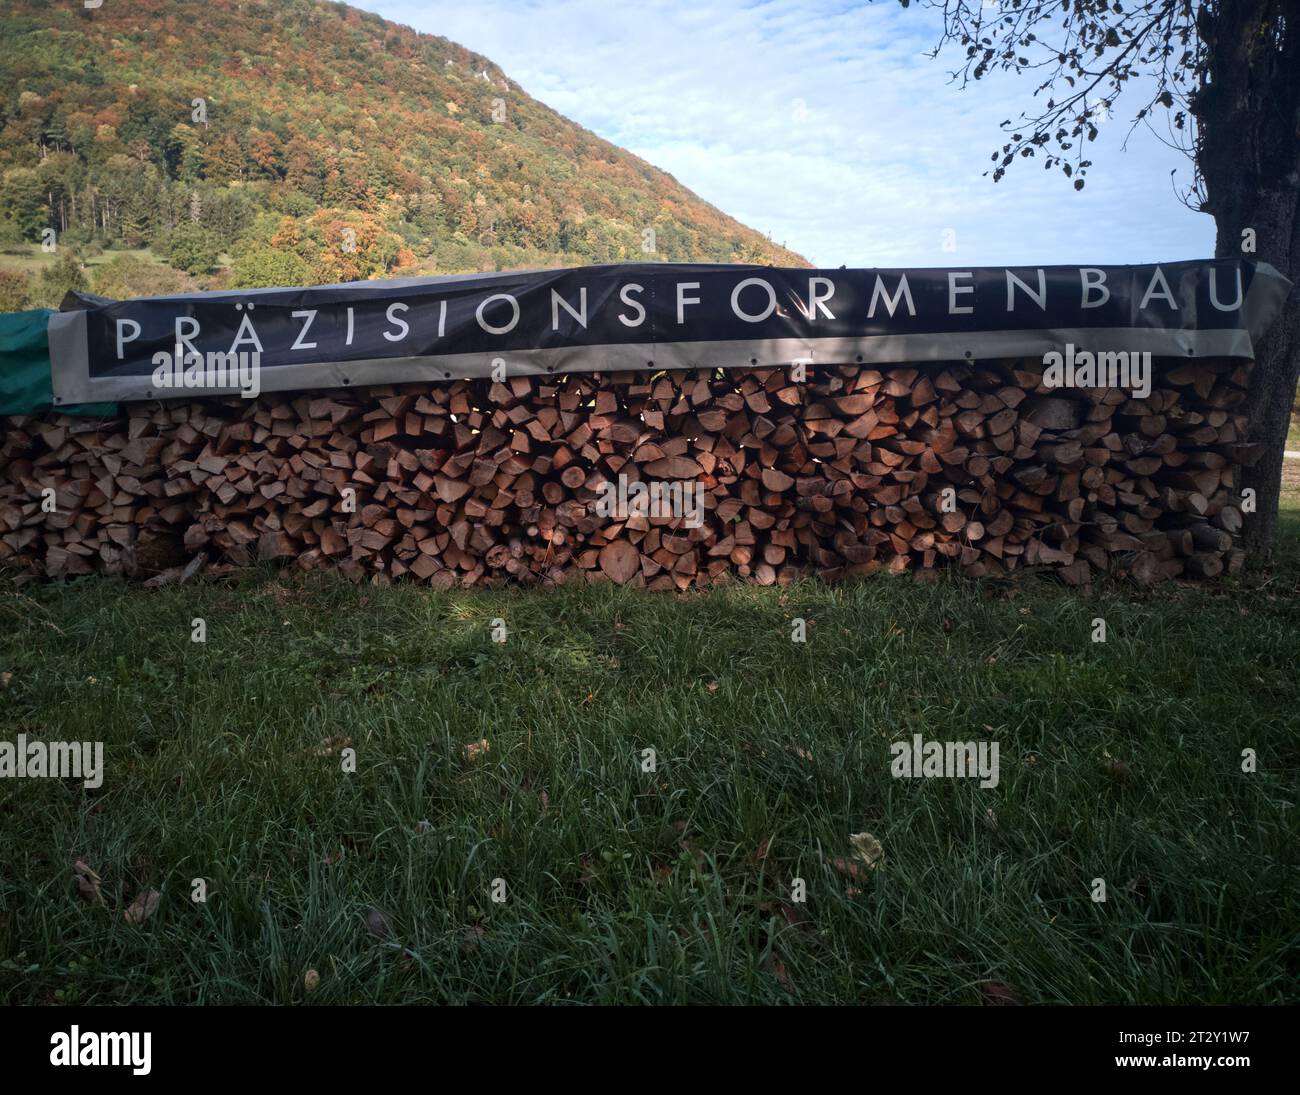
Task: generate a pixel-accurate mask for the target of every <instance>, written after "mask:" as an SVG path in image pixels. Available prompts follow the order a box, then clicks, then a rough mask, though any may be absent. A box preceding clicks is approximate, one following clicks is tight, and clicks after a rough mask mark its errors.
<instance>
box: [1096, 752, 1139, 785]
mask: <svg viewBox="0 0 1300 1095" xmlns="http://www.w3.org/2000/svg"><path fill="white" fill-rule="evenodd" d="M1101 768H1102V771H1103V772H1105V773H1106V775H1108V776H1110V778H1111V779H1113V780H1114V781H1115V782H1116V783H1127V782H1128V781H1129V780H1130V779H1131V778H1132V776H1133V769H1132V768H1130V767H1129V766H1128V765H1127V764H1125V763H1124V762H1123V761H1122V760H1116V759H1115V758H1114V757H1112V756H1111V755H1110V754H1109V753H1108V754H1106V755H1105V756H1104V757H1102V760H1101Z"/></svg>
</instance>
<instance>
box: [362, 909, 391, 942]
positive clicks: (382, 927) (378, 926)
mask: <svg viewBox="0 0 1300 1095" xmlns="http://www.w3.org/2000/svg"><path fill="white" fill-rule="evenodd" d="M366 931H368V932H369V933H370V934H371V935H373V936H374V937H375V938H376V939H387V938H388V935H389V931H388V920H387V919H386V918H385V917H384V914H383V913H381V912H380V911H379V910H378V909H375V908H370V909H367V910H366Z"/></svg>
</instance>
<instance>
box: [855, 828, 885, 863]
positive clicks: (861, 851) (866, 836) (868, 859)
mask: <svg viewBox="0 0 1300 1095" xmlns="http://www.w3.org/2000/svg"><path fill="white" fill-rule="evenodd" d="M849 843H850V844H851V845H852V846H853V854H854V855H855V856H857V857H858V859H860V860H861V861H862V862H863V864H864V865H865V866H866V868H867V869H868V870H875V868H876V864H877V863H879V862H880V860H881V857H882V856H883V855H884V854H885V849H884V848H883V847H882V846H881V844H880V841H878V840H877V839H876V838H875V837H874V836H872V835H871V834H870V833H854V834H853V835H852V836H850V837H849Z"/></svg>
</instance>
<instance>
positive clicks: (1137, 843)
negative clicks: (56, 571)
mask: <svg viewBox="0 0 1300 1095" xmlns="http://www.w3.org/2000/svg"><path fill="white" fill-rule="evenodd" d="M1290 463H1291V465H1292V466H1295V462H1290ZM1288 476H1289V483H1288V494H1287V499H1286V506H1287V509H1286V513H1285V515H1284V516H1285V520H1284V543H1283V551H1282V557H1281V560H1280V562H1279V565H1278V567H1277V568H1276V570H1275V571H1273V572H1272V573H1271V574H1269V575H1266V576H1253V577H1249V578H1244V579H1240V580H1238V579H1232V580H1226V581H1217V582H1208V583H1204V584H1202V585H1200V586H1191V585H1172V584H1171V585H1165V586H1163V587H1159V588H1156V589H1154V590H1150V591H1142V590H1137V589H1134V588H1131V587H1098V588H1096V589H1094V590H1092V591H1089V592H1078V591H1072V590H1068V589H1065V588H1063V587H1062V586H1060V585H1059V584H1057V583H1055V582H1053V581H1051V580H1047V579H1029V580H1025V581H1022V582H1019V583H1006V582H994V581H984V582H975V581H965V582H962V581H946V580H945V581H942V582H940V583H939V584H937V585H921V584H917V583H915V582H912V581H910V580H905V579H903V580H892V579H884V578H881V579H877V580H870V581H867V582H864V583H861V584H856V585H846V586H838V587H826V586H822V585H818V584H814V583H808V584H799V585H796V586H794V587H791V588H788V589H785V590H779V589H758V588H755V587H741V586H734V587H729V588H725V589H721V590H718V591H715V592H713V593H711V594H708V595H691V596H684V597H673V596H668V595H653V594H646V593H638V592H635V591H627V590H621V589H617V588H613V587H608V586H605V587H594V588H585V589H561V590H557V591H553V592H537V591H534V592H523V591H518V590H507V591H493V592H474V593H467V592H449V593H437V592H431V591H428V590H425V589H420V588H415V587H411V586H406V587H397V588H391V589H382V588H373V587H369V586H354V585H350V584H348V583H346V582H345V581H342V580H339V579H336V578H330V577H321V576H306V577H302V576H295V575H292V574H289V573H282V574H278V575H277V574H275V573H273V572H270V571H258V572H255V573H253V574H252V575H250V576H248V577H246V578H243V579H240V580H238V581H227V582H218V581H209V582H202V581H200V582H197V583H194V584H190V585H185V586H179V587H177V586H173V587H169V588H165V589H162V590H157V591H150V590H145V589H142V588H139V587H130V586H128V585H126V584H123V583H121V582H117V581H111V580H102V579H94V580H78V581H75V582H71V583H67V584H51V585H43V586H34V585H27V586H23V587H22V588H21V589H16V588H14V587H13V586H11V585H6V586H4V587H3V589H2V590H0V671H5V672H8V673H10V674H11V677H9V678H8V684H7V687H4V688H3V689H0V725H3V727H4V732H3V733H0V740H11V741H12V740H15V739H16V737H17V735H18V734H19V733H25V734H27V735H28V736H29V737H30V736H41V737H45V738H49V739H56V740H57V739H77V740H82V739H85V740H95V739H99V740H103V741H104V742H105V750H106V761H107V775H106V778H105V781H104V785H103V787H102V788H101V789H99V790H98V791H88V790H84V789H83V788H82V787H81V786H80V784H79V783H78V782H76V781H71V780H69V781H56V780H31V779H26V780H4V781H2V782H0V841H2V846H3V848H4V855H3V857H0V998H3V999H5V1000H6V1001H9V1002H17V1003H54V1002H79V1003H96V1004H106V1003H117V1002H127V1001H131V1002H144V1003H195V1002H204V1003H245V1002H277V1003H296V1002H303V1001H311V1002H314V1003H339V1002H362V1003H364V1002H464V1001H470V1002H536V1001H543V1002H573V1003H614V1002H625V1003H627V1002H648V1003H659V1002H674V1001H692V1002H771V1003H779V1002H804V1003H814V1002H831V1001H838V1002H863V1003H866V1002H880V1003H956V1004H977V1003H979V1002H980V1001H981V1000H982V999H983V998H984V997H985V996H986V995H988V994H989V993H990V992H992V993H993V994H994V995H1004V994H1007V993H1009V994H1010V995H1012V996H1014V998H1015V999H1017V1000H1019V1001H1021V1002H1023V1003H1034V1004H1038V1003H1065V1002H1073V1003H1093V1004H1095V1003H1119V1002H1137V1003H1157V1002H1179V1003H1221V1002H1252V1003H1281V1002H1289V1003H1295V1002H1297V999H1298V998H1300V993H1297V983H1298V981H1297V978H1298V975H1300V956H1298V955H1297V941H1298V940H1297V934H1298V933H1300V895H1298V893H1297V885H1296V879H1297V872H1296V868H1297V848H1300V841H1298V840H1297V836H1298V835H1300V834H1298V831H1297V830H1298V829H1300V824H1298V823H1297V817H1296V809H1295V804H1296V784H1297V780H1296V776H1297V772H1298V771H1300V738H1298V737H1297V729H1300V675H1298V674H1297V657H1296V641H1297V636H1300V475H1297V474H1293V473H1291V471H1290V468H1289V469H1288ZM195 617H202V618H203V619H204V620H205V621H206V623H207V642H206V643H205V644H195V643H193V642H191V638H190V637H191V621H192V619H194V618H195ZM795 617H802V618H804V619H805V620H807V622H808V623H807V626H808V641H807V643H804V644H798V643H794V642H792V641H791V639H790V633H791V621H792V620H793V619H794V618H795ZM1096 617H1101V618H1103V619H1104V620H1105V621H1106V627H1107V641H1106V642H1105V643H1094V642H1093V641H1091V636H1092V631H1093V624H1092V621H1093V619H1094V618H1096ZM498 618H499V619H501V620H504V621H505V625H506V627H507V629H508V635H507V640H506V642H505V643H495V642H494V641H493V639H492V635H491V628H492V621H493V620H494V619H498ZM914 733H919V734H922V735H924V737H925V738H926V739H930V740H972V739H986V740H996V741H997V742H999V745H1000V761H1001V781H1000V783H999V784H998V786H997V787H996V788H994V789H989V790H980V789H979V788H978V787H977V786H976V782H975V781H965V780H944V779H931V780H912V781H909V780H902V779H894V778H892V777H891V775H890V769H889V761H890V753H889V745H890V743H891V742H894V741H899V740H908V739H910V737H911V735H912V734H914ZM331 738H350V739H351V743H352V748H354V749H355V750H356V758H357V765H356V771H355V773H346V772H344V771H343V770H342V768H343V765H342V763H341V756H340V755H339V754H337V753H336V752H334V750H335V749H336V747H338V746H339V745H341V742H338V741H334V742H329V741H328V740H327V739H331ZM481 739H486V741H487V742H488V745H489V748H488V750H487V751H486V752H485V753H481V754H480V755H478V756H477V757H476V758H475V759H470V758H469V757H468V756H467V755H466V749H465V747H466V746H467V745H468V744H469V743H472V742H478V741H480V740H481ZM1247 748H1249V749H1253V750H1254V751H1255V753H1256V756H1257V758H1258V770H1257V771H1256V772H1255V773H1253V774H1247V773H1244V772H1243V771H1242V769H1241V757H1242V750H1243V749H1247ZM645 749H654V750H655V752H656V770H655V771H654V772H652V773H650V772H645V771H643V770H642V767H643V753H642V751H643V750H645ZM318 754H325V755H318ZM863 832H867V833H871V834H872V835H873V836H874V837H875V838H876V839H877V840H878V841H879V843H880V846H881V848H882V849H883V854H882V855H881V857H880V858H879V859H878V860H877V861H876V863H875V865H874V867H873V868H868V867H867V865H866V864H865V863H864V862H862V861H860V860H855V859H854V858H853V850H852V847H851V845H850V836H851V835H852V834H856V833H863ZM77 859H81V860H83V861H84V862H85V863H86V864H88V865H89V866H90V867H91V868H93V869H94V870H95V871H96V872H98V874H99V875H100V876H101V878H102V886H101V895H102V897H103V904H102V905H97V904H90V903H86V902H84V901H82V900H79V899H78V894H77V887H76V885H75V884H74V879H73V874H72V864H73V862H74V861H75V860H77ZM854 875H856V877H854ZM195 878H204V879H206V880H207V886H208V900H207V901H206V903H196V902H194V901H192V900H191V886H192V880H193V879H195ZM796 878H801V879H803V880H804V881H805V883H806V887H807V901H806V902H805V903H796V902H793V901H792V900H791V896H792V895H791V885H792V882H793V880H794V879H796ZM1097 878H1102V879H1104V880H1105V882H1106V887H1107V900H1106V901H1105V902H1104V903H1095V902H1094V901H1093V900H1092V899H1091V894H1092V886H1093V880H1094V879H1097ZM494 879H501V880H503V881H504V883H505V901H504V902H502V903H494V902H493V900H492V898H491V888H492V885H493V880H494ZM150 889H154V890H157V891H158V892H159V893H160V894H161V899H160V901H159V903H158V906H157V911H156V912H154V913H153V915H152V916H150V917H149V918H147V919H145V920H144V921H143V922H142V923H129V922H127V920H126V919H125V918H124V915H123V914H124V910H125V909H126V908H127V907H128V906H129V905H130V903H131V902H132V901H133V900H134V899H135V898H136V897H137V895H139V894H140V893H142V892H144V891H147V890H150ZM308 970H315V971H316V972H317V974H318V976H319V985H318V987H317V988H316V989H315V991H314V992H311V993H309V992H308V991H307V988H306V985H305V982H304V977H305V975H306V973H307V971H308ZM986 982H995V983H996V984H998V985H1000V986H1005V989H1003V988H998V989H994V990H990V989H988V988H987V987H985V983H986Z"/></svg>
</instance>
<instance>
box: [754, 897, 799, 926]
mask: <svg viewBox="0 0 1300 1095" xmlns="http://www.w3.org/2000/svg"><path fill="white" fill-rule="evenodd" d="M758 911H759V912H761V913H766V914H767V915H768V916H779V917H780V918H781V919H782V920H784V921H785V922H786V923H787V924H789V925H790V926H791V927H798V926H800V925H806V924H807V923H808V914H807V913H806V912H804V911H803V910H802V909H800V908H799V906H798V905H792V904H790V903H789V902H788V901H760V902H759V903H758Z"/></svg>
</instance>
